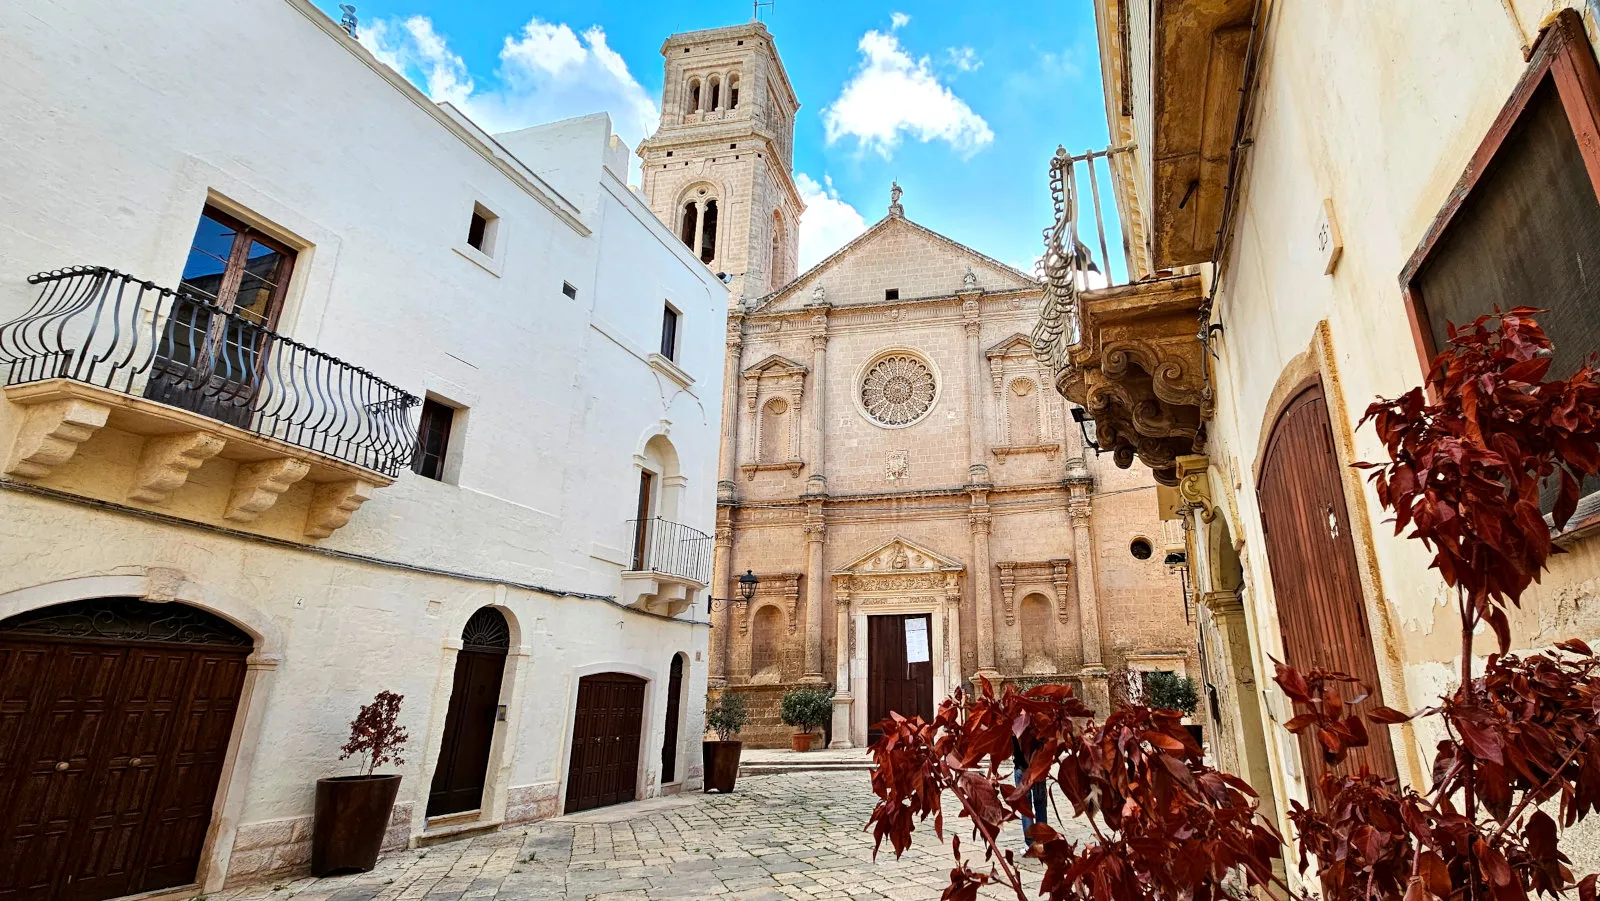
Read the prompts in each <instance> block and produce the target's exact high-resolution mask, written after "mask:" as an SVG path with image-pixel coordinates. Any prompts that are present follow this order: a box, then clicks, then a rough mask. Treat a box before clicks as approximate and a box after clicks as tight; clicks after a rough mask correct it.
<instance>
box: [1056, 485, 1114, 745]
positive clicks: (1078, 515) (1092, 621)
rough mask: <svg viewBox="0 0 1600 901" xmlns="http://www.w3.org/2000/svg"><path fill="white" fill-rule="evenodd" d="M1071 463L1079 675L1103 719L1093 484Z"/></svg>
mask: <svg viewBox="0 0 1600 901" xmlns="http://www.w3.org/2000/svg"><path fill="white" fill-rule="evenodd" d="M1073 462H1074V463H1075V464H1076V466H1074V467H1069V474H1068V480H1069V482H1070V483H1071V490H1072V497H1071V499H1070V500H1069V501H1067V513H1068V515H1069V516H1070V517H1071V519H1072V559H1073V560H1074V561H1075V562H1076V563H1077V564H1078V623H1079V626H1080V627H1081V629H1082V636H1083V670H1082V674H1081V675H1082V681H1083V688H1084V695H1085V700H1086V701H1088V703H1089V705H1090V706H1091V707H1093V708H1094V709H1095V712H1096V713H1099V714H1101V715H1102V716H1103V715H1105V714H1106V713H1109V712H1110V708H1111V687H1110V685H1109V684H1108V681H1107V678H1106V677H1107V673H1106V667H1105V659H1104V658H1103V657H1102V655H1101V651H1100V586H1099V581H1098V579H1097V577H1096V575H1095V566H1094V535H1093V534H1092V533H1091V532H1090V531H1089V518H1090V514H1091V512H1092V510H1093V507H1092V503H1091V501H1090V500H1089V489H1090V488H1091V487H1092V485H1093V481H1092V479H1091V478H1090V477H1089V474H1088V472H1087V471H1085V470H1083V469H1082V466H1083V464H1082V462H1081V461H1073ZM1074 470H1076V472H1075V471H1074ZM1079 473H1081V475H1080V474H1079Z"/></svg>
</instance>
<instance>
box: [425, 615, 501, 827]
mask: <svg viewBox="0 0 1600 901" xmlns="http://www.w3.org/2000/svg"><path fill="white" fill-rule="evenodd" d="M510 647H511V628H510V626H508V625H506V618H505V616H504V615H503V614H501V612H500V611H499V610H496V609H495V608H493V607H484V608H482V609H480V610H478V612H476V613H474V614H472V618H471V619H469V620H467V625H466V626H465V627H464V628H463V629H462V630H461V650H460V652H458V653H457V654H456V673H455V679H454V681H453V683H452V685H451V688H450V709H449V711H448V712H447V713H446V714H445V719H444V741H443V742H442V743H440V745H439V765H438V766H437V767H435V768H434V771H433V786H432V788H431V789H430V790H429V792H428V816H430V817H440V816H448V815H449V814H453V813H462V812H464V811H468V810H477V809H478V807H479V805H481V804H482V803H483V785H484V781H485V776H486V775H487V773H488V772H489V749H490V746H491V745H492V744H493V743H494V724H495V722H496V721H497V719H498V717H499V712H500V681H501V677H502V676H504V675H505V671H506V652H507V651H508V650H509V649H510Z"/></svg>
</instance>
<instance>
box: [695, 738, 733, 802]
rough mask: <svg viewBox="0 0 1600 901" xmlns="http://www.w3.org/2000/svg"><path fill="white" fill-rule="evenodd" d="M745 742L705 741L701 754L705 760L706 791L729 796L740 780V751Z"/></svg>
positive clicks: (701, 747) (701, 744)
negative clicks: (736, 782) (735, 783)
mask: <svg viewBox="0 0 1600 901" xmlns="http://www.w3.org/2000/svg"><path fill="white" fill-rule="evenodd" d="M743 747H744V743H743V742H737V741H703V742H701V743H700V752H701V754H702V755H703V756H704V758H705V769H706V791H708V792H711V791H716V792H721V793H722V794H727V793H729V792H731V791H733V783H734V782H735V781H737V780H738V778H739V751H740V750H741V749H742V748H743Z"/></svg>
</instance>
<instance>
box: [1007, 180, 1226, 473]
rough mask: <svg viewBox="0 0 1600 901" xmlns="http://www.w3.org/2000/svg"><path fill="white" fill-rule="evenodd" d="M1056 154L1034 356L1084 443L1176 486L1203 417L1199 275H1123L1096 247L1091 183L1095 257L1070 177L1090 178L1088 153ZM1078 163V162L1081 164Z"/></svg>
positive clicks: (1199, 440)
mask: <svg viewBox="0 0 1600 901" xmlns="http://www.w3.org/2000/svg"><path fill="white" fill-rule="evenodd" d="M1116 152H1118V151H1117V150H1115V149H1113V150H1110V151H1097V152H1093V153H1089V154H1085V155H1084V156H1081V157H1069V156H1067V155H1066V153H1065V152H1064V151H1063V152H1058V153H1057V156H1056V159H1055V160H1054V162H1053V163H1052V166H1051V192H1052V195H1053V196H1054V197H1055V198H1056V221H1055V224H1054V225H1053V227H1052V228H1051V229H1049V230H1048V231H1047V232H1046V240H1045V256H1044V261H1043V269H1044V276H1045V278H1044V300H1043V303H1042V304H1041V307H1040V313H1039V322H1038V324H1037V325H1036V326H1035V328H1034V332H1033V350H1034V355H1035V356H1036V357H1037V358H1038V359H1039V360H1040V361H1042V362H1044V363H1046V364H1047V365H1049V366H1050V367H1051V369H1052V370H1053V372H1054V374H1055V385H1056V390H1057V391H1059V392H1060V393H1061V394H1062V395H1063V396H1065V397H1066V398H1067V399H1068V400H1070V401H1072V402H1073V403H1075V404H1078V405H1079V406H1081V407H1082V408H1083V410H1084V412H1085V414H1087V417H1088V418H1090V419H1092V420H1093V421H1094V441H1095V443H1096V445H1098V449H1099V450H1101V451H1108V452H1110V453H1111V454H1112V455H1113V457H1114V458H1115V460H1116V463H1117V465H1118V466H1121V467H1123V468H1127V467H1129V466H1131V465H1132V464H1133V461H1134V460H1135V459H1138V460H1140V461H1141V462H1143V463H1144V464H1145V465H1146V466H1149V467H1150V469H1151V471H1152V472H1153V473H1154V475H1155V479H1156V481H1157V482H1159V483H1160V484H1163V485H1167V486H1172V485H1176V484H1177V481H1178V473H1177V467H1178V462H1177V461H1178V458H1179V457H1182V456H1185V455H1187V454H1193V453H1197V452H1199V451H1200V449H1201V448H1202V447H1203V446H1204V443H1205V422H1206V420H1207V419H1208V418H1210V416H1211V414H1212V407H1213V400H1212V391H1211V387H1210V382H1209V369H1208V367H1209V365H1210V361H1209V358H1208V357H1207V356H1206V352H1205V345H1204V344H1203V343H1202V342H1201V340H1200V329H1201V326H1200V323H1201V315H1200V311H1201V308H1202V305H1203V303H1204V301H1205V289H1204V286H1203V284H1202V281H1201V278H1200V276H1199V275H1194V274H1184V275H1174V274H1171V273H1165V272H1163V273H1157V274H1156V275H1155V276H1154V277H1151V278H1146V279H1141V280H1137V281H1129V280H1127V278H1126V275H1127V273H1126V270H1124V272H1123V276H1124V278H1123V279H1121V283H1120V284H1119V283H1118V282H1119V279H1118V278H1117V277H1116V276H1115V274H1114V271H1115V270H1114V268H1113V266H1112V261H1111V260H1110V259H1109V254H1107V252H1106V242H1105V234H1106V228H1105V220H1104V219H1103V218H1102V217H1103V212H1102V207H1101V204H1100V202H1099V197H1100V191H1099V188H1098V185H1097V184H1096V183H1094V182H1093V181H1091V188H1092V189H1093V191H1092V194H1093V197H1094V202H1093V206H1092V214H1091V215H1093V216H1094V217H1095V218H1094V219H1093V220H1089V219H1084V220H1083V222H1082V229H1081V230H1082V231H1088V230H1089V228H1090V226H1091V224H1092V226H1093V228H1094V231H1093V232H1092V233H1094V234H1098V235H1099V236H1100V256H1099V257H1098V259H1097V258H1096V257H1095V256H1094V255H1093V251H1092V249H1091V248H1090V247H1089V246H1087V245H1086V244H1085V243H1084V242H1083V240H1082V239H1081V238H1080V215H1082V214H1083V212H1084V211H1083V210H1081V209H1080V199H1079V193H1080V192H1079V189H1078V187H1077V183H1076V182H1077V179H1078V177H1079V176H1078V175H1077V173H1078V172H1079V171H1080V169H1081V170H1083V171H1086V172H1087V173H1088V178H1090V179H1094V178H1095V175H1094V171H1095V170H1094V169H1093V166H1094V164H1095V160H1096V159H1104V158H1107V157H1109V156H1111V155H1112V154H1113V153H1116ZM1085 165H1087V168H1085Z"/></svg>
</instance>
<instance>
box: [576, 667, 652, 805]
mask: <svg viewBox="0 0 1600 901" xmlns="http://www.w3.org/2000/svg"><path fill="white" fill-rule="evenodd" d="M644 689H645V680H643V679H640V678H638V677H637V676H629V675H626V674H623V673H600V674H597V675H593V676H584V677H583V678H582V679H580V680H579V681H578V707H577V710H576V712H575V715H574V717H573V731H572V758H571V761H570V763H569V765H568V767H567V804H566V810H565V812H566V813H575V812H577V811H580V810H589V809H591V808H595V807H605V806H606V805H609V804H620V803H622V802H624V801H632V800H633V799H634V798H635V797H636V795H637V790H638V775H639V732H640V730H641V729H642V728H643V727H644Z"/></svg>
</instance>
